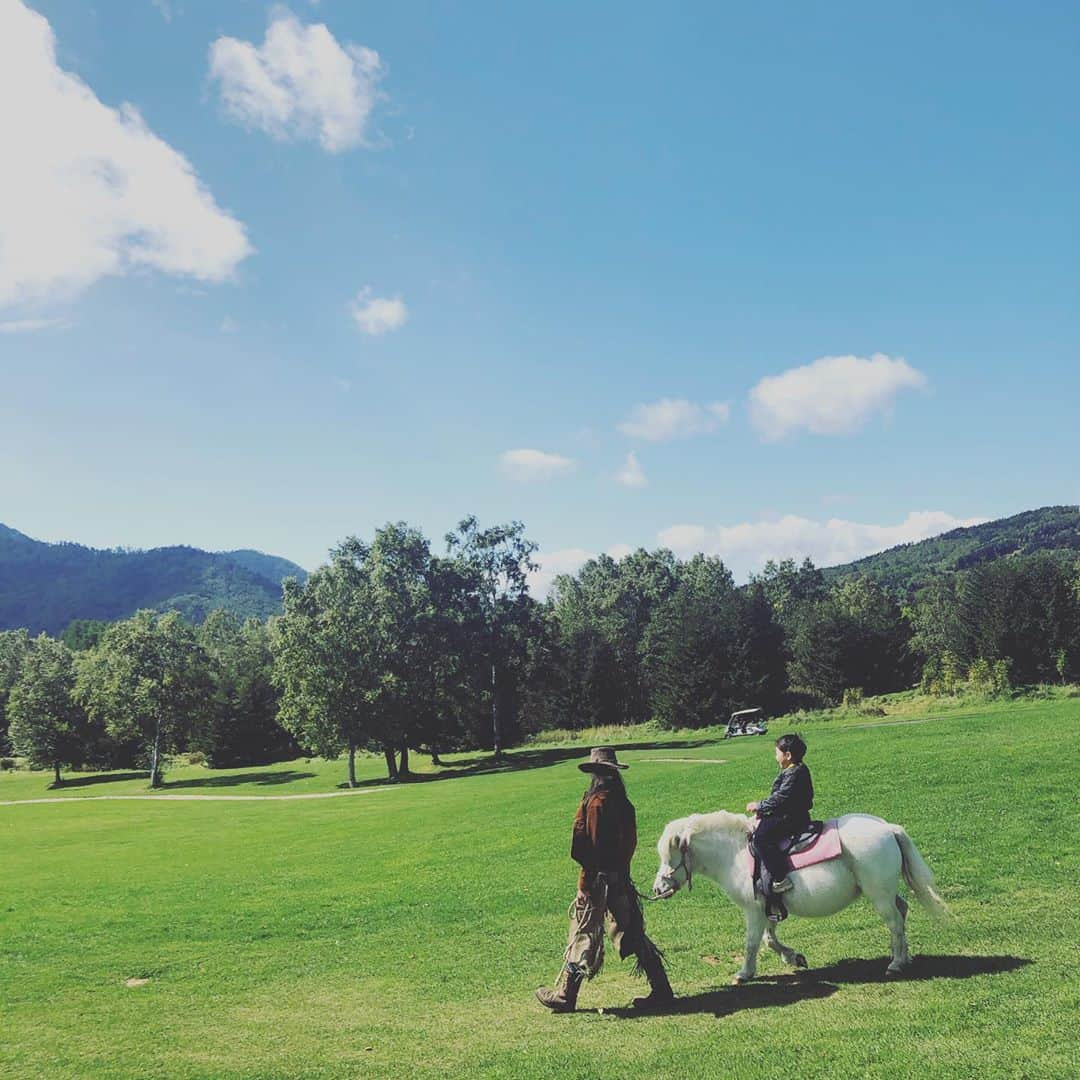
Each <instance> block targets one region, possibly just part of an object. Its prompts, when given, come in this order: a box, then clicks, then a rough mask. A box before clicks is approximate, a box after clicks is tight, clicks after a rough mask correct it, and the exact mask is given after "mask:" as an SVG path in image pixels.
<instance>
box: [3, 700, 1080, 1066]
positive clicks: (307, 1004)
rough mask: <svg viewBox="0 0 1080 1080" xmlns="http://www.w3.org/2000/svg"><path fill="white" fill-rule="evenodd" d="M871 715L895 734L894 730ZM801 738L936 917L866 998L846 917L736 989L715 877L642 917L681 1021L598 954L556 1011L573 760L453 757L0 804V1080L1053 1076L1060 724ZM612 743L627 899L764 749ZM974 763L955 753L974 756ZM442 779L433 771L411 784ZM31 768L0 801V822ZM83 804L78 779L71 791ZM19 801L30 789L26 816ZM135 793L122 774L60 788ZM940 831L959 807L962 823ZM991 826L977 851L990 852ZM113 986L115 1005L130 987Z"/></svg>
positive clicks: (40, 786) (1060, 862)
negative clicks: (938, 912)
mask: <svg viewBox="0 0 1080 1080" xmlns="http://www.w3.org/2000/svg"><path fill="white" fill-rule="evenodd" d="M898 719H914V720H917V721H918V722H913V723H897V720H898ZM871 723H873V724H875V726H866V724H865V723H863V722H859V721H856V720H855V718H851V719H850V722H848V721H847V720H843V719H840V720H839V721H824V722H811V723H808V724H806V725H805V728H804V734H805V736H806V738H807V741H808V743H809V745H810V753H809V756H808V761H809V762H810V763H811V765H812V767H813V769H814V779H815V786H816V788H817V806H816V809H817V810H818V812H820V813H822V814H823V815H832V814H836V813H841V812H844V811H848V810H865V811H869V812H873V813H876V814H879V815H881V816H883V817H886V818H888V819H890V820H892V821H896V822H900V823H902V824H903V825H904V826H905V827H906V828H907V829H908V831H909V832H910V834H911V835H912V837H913V838H914V839H915V841H916V842H917V844H918V845H919V847H920V849H921V850H922V852H923V853H924V855H925V856H926V858H927V860H928V861H929V863H930V865H931V866H932V867H933V869H934V871H935V873H936V875H937V879H938V884H939V887H940V889H941V892H942V893H943V895H944V896H945V898H946V899H947V900H948V902H949V904H950V906H951V907H952V910H953V913H954V915H955V919H954V920H953V921H952V922H950V923H947V924H935V923H932V922H931V921H930V920H929V918H928V917H927V916H926V915H925V914H924V913H923V912H922V911H921V910H920V909H918V908H913V910H912V913H911V917H910V919H909V936H910V940H911V948H912V952H913V954H914V955H915V956H916V958H917V959H916V963H915V965H914V968H913V970H912V972H911V974H910V975H909V976H906V977H903V978H901V979H898V980H886V979H885V977H884V975H883V972H884V969H885V965H886V963H887V945H888V942H887V934H886V932H885V929H884V927H883V926H882V925H881V923H880V921H879V920H878V918H877V916H876V915H875V914H874V912H873V911H872V910H871V909H870V907H869V905H868V904H866V903H865V902H864V901H860V902H858V903H857V904H855V905H854V906H853V907H851V908H849V909H848V910H847V911H845V912H844V913H842V914H841V915H838V916H835V917H833V918H830V919H824V920H799V919H794V918H793V919H790V920H788V921H787V922H785V923H784V924H783V926H782V927H781V931H780V936H781V938H782V940H784V941H785V942H787V943H788V944H790V945H792V946H793V947H796V948H798V949H800V950H801V951H803V952H805V953H806V955H807V957H808V959H809V962H810V969H809V970H808V971H805V972H793V971H790V970H789V969H787V968H786V967H785V966H784V965H783V964H782V962H781V961H780V959H779V958H777V957H775V956H773V955H772V954H771V953H768V954H767V955H765V956H764V957H763V958H762V960H761V964H760V970H761V972H762V978H761V979H760V980H759V981H758V982H755V983H751V984H750V985H748V986H745V987H740V988H736V987H733V986H731V985H730V979H731V976H732V974H733V973H734V972H735V970H736V968H737V967H738V965H739V954H740V951H741V948H742V937H743V932H742V925H741V917H740V915H739V913H738V911H737V910H736V908H734V906H732V905H731V904H730V903H729V902H728V901H727V899H726V898H725V897H724V896H723V895H722V894H721V893H720V892H719V891H718V890H717V889H715V888H714V887H713V886H712V884H711V883H710V882H707V881H704V880H702V879H700V878H699V879H697V880H696V881H695V888H694V889H693V891H692V892H689V893H687V892H685V891H684V892H682V893H680V894H679V895H678V896H676V897H675V898H674V899H672V900H670V901H667V902H664V903H656V904H649V905H647V906H646V918H647V920H648V925H649V930H650V933H651V934H652V936H653V937H654V938H655V939H656V941H657V942H658V943H659V944H660V945H661V947H662V948H663V949H664V950H665V952H666V954H667V957H668V962H669V965H670V970H671V979H672V983H673V985H674V987H675V990H676V993H677V994H678V995H679V1001H678V1003H677V1005H676V1006H675V1008H674V1009H672V1010H671V1012H669V1013H667V1014H663V1015H655V1016H645V1017H636V1016H633V1015H632V1014H631V1013H630V1012H629V1010H628V1009H627V1008H626V1006H627V1005H628V1003H629V1001H630V998H631V997H632V996H633V995H634V993H637V992H640V984H639V983H637V982H636V980H634V979H633V978H632V977H631V975H630V965H629V964H628V963H620V962H619V961H618V960H617V959H616V958H614V957H611V956H609V957H608V960H607V964H606V966H605V970H604V971H603V972H602V973H601V974H600V975H599V977H598V978H597V979H596V980H595V981H593V982H591V983H589V984H587V985H586V986H585V987H584V988H583V990H582V994H581V999H580V1005H581V1008H582V1011H581V1012H579V1013H577V1014H574V1015H571V1016H555V1015H551V1014H548V1013H547V1012H545V1011H543V1010H541V1009H540V1007H539V1006H538V1005H537V1004H536V1002H535V1001H534V1000H533V998H532V991H533V989H534V988H535V987H536V986H537V985H540V984H541V983H545V982H548V983H549V982H550V981H551V980H552V979H553V978H554V977H555V975H556V973H557V971H558V968H559V965H560V963H561V958H562V950H563V947H564V944H565V934H566V917H565V912H566V906H567V904H568V903H569V901H570V899H571V896H572V893H573V888H574V880H575V874H574V866H573V864H572V863H571V861H570V859H569V857H568V847H569V824H570V820H571V818H572V816H573V811H574V807H575V805H576V803H577V799H578V797H579V796H580V793H581V791H582V788H583V786H584V779H583V777H582V775H581V773H579V772H578V771H577V769H576V768H575V767H574V766H575V764H576V761H577V760H578V759H579V758H581V757H583V756H584V755H585V754H586V753H587V749H586V747H585V746H583V745H581V744H576V745H572V746H551V747H533V748H528V749H525V750H522V751H517V752H513V753H512V755H511V763H510V764H509V765H508V766H507V767H505V768H502V769H499V770H496V771H484V770H485V769H487V768H488V763H487V761H486V760H485V759H480V758H468V757H459V758H458V759H456V760H453V761H452V762H451V765H450V767H449V768H448V769H447V770H445V771H442V772H440V771H436V770H432V771H431V772H430V773H429V774H428V782H417V783H412V784H402V785H397V786H388V785H386V784H384V783H383V782H382V780H381V779H380V773H381V768H382V766H381V761H379V760H378V759H375V758H372V759H369V760H366V761H365V762H364V763H363V764H362V766H361V772H362V779H364V780H366V781H369V786H368V787H367V788H365V789H362V790H361V792H360V793H358V794H355V795H348V796H346V797H342V798H328V799H320V798H315V799H301V800H296V801H280V800H278V799H275V798H266V797H265V796H278V795H284V794H291V793H295V794H299V793H304V792H306V793H310V794H317V793H319V792H330V793H334V792H336V791H337V790H338V789H337V784H338V783H340V781H341V779H342V777H343V774H344V766H343V764H342V763H341V762H329V763H327V762H320V761H307V760H305V759H300V760H298V761H295V762H290V763H284V764H281V765H278V766H273V767H270V768H267V769H261V770H252V769H244V770H236V771H231V772H222V773H216V772H210V771H208V770H205V769H202V768H196V767H185V768H183V769H178V770H176V771H175V772H173V773H171V774H170V775H169V782H170V789H167V791H169V793H171V794H188V795H190V794H199V793H203V794H217V795H221V794H246V795H251V796H254V798H253V799H249V800H247V801H244V800H241V801H228V802H225V801H213V800H204V801H182V802H180V801H168V800H163V799H161V798H155V797H151V798H150V799H146V800H138V801H130V802H124V801H98V800H86V801H81V800H80V801H76V802H75V803H70V804H67V805H33V804H23V805H0V829H3V835H4V841H5V843H4V851H5V874H4V881H5V889H4V903H3V905H0V999H2V1000H3V1001H4V1024H3V1032H2V1034H0V1057H2V1061H3V1069H2V1070H0V1071H2V1072H3V1074H4V1076H5V1077H8V1076H10V1077H11V1078H12V1080H22V1078H27V1080H29V1078H31V1077H32V1078H34V1080H42V1078H44V1080H48V1078H51V1077H65V1078H70V1077H92V1078H120V1077H130V1076H143V1077H162V1078H164V1077H169V1078H170V1080H172V1078H176V1080H195V1078H200V1080H203V1078H206V1080H209V1078H211V1077H213V1078H215V1080H218V1078H221V1080H239V1078H256V1077H258V1078H260V1080H263V1078H265V1080H273V1078H282V1080H284V1078H289V1080H293V1078H316V1077H319V1078H336V1077H342V1078H344V1077H356V1076H364V1077H397V1076H416V1077H438V1078H445V1077H458V1076H462V1077H466V1076H467V1077H505V1078H511V1077H512V1078H515V1080H517V1078H528V1077H538V1078H540V1077H542V1078H552V1080H556V1078H557V1080H567V1078H571V1077H582V1076H599V1075H605V1076H649V1077H656V1078H664V1077H676V1076H694V1077H699V1076H700V1077H716V1078H721V1077H724V1078H727V1077H737V1078H740V1080H753V1078H757V1077H762V1078H765V1077H775V1076H798V1077H808V1078H815V1077H852V1076H859V1077H871V1078H874V1077H876V1078H880V1080H886V1078H887V1080H894V1078H905V1077H919V1078H922V1077H927V1076H934V1077H952V1076H955V1077H974V1076H978V1077H991V1078H992V1077H1007V1076H1008V1077H1011V1076H1066V1075H1072V1074H1073V1072H1074V1071H1075V1065H1076V1058H1075V1053H1074V1051H1075V1046H1074V1045H1073V1044H1072V1043H1071V1042H1070V1041H1069V1040H1070V1038H1071V1037H1069V1036H1068V1035H1067V1032H1068V1030H1070V1026H1069V1025H1070V1024H1071V1023H1072V1021H1071V1020H1070V1018H1071V1017H1073V1016H1075V1015H1076V1010H1077V1007H1078V1006H1080V993H1078V989H1077V983H1076V980H1075V977H1074V976H1075V967H1074V965H1075V957H1074V956H1073V955H1071V953H1070V950H1069V947H1068V943H1069V942H1073V941H1075V940H1076V939H1077V936H1078V931H1080V926H1078V925H1077V913H1076V908H1075V905H1073V904H1072V903H1071V902H1070V900H1069V898H1070V896H1071V895H1072V890H1073V889H1074V887H1075V881H1076V879H1077V871H1078V870H1080V867H1078V865H1077V858H1076V854H1075V852H1074V851H1073V850H1072V849H1071V848H1070V847H1069V845H1068V844H1067V843H1066V842H1065V840H1064V838H1066V837H1069V836H1074V835H1076V833H1077V831H1078V829H1080V810H1078V805H1077V802H1076V800H1075V798H1074V797H1073V787H1074V778H1073V769H1072V765H1071V762H1070V760H1069V758H1068V755H1063V754H1061V753H1060V747H1061V745H1063V744H1066V745H1068V744H1069V743H1070V742H1071V741H1073V740H1074V739H1075V735H1076V734H1077V732H1078V731H1080V699H1065V698H1061V699H1058V700H1050V701H1044V702H1025V703H1003V704H990V705H986V704H984V705H978V706H972V705H971V704H970V703H968V704H967V705H966V706H964V707H953V709H952V711H950V712H947V713H945V714H940V713H939V714H930V713H928V714H926V715H922V716H918V717H909V716H901V715H899V714H898V715H896V716H888V717H885V718H883V722H882V719H881V718H879V719H876V720H873V721H871ZM714 739H715V736H714V735H711V734H710V733H708V732H705V733H702V732H695V733H692V734H688V735H685V736H684V735H675V736H673V737H671V738H668V737H660V738H659V739H657V737H656V736H655V735H649V734H648V733H645V732H638V733H636V734H635V735H632V736H631V737H630V738H629V739H627V740H626V748H625V749H620V758H623V759H625V760H626V761H627V762H628V763H629V764H630V766H631V768H630V771H629V772H628V773H627V774H626V779H627V783H628V788H629V792H630V795H631V797H632V798H633V800H634V802H635V804H636V806H637V812H638V827H639V832H640V842H639V847H638V853H637V856H636V858H635V860H634V874H635V877H636V879H637V882H638V884H639V886H640V887H642V888H646V889H647V888H648V885H649V884H650V882H651V880H652V877H653V875H654V873H655V871H656V853H655V849H654V843H655V840H656V837H657V836H658V835H659V833H660V831H661V829H662V827H663V825H664V823H665V822H667V821H668V820H670V819H672V818H674V817H680V816H682V815H684V814H687V813H689V812H692V811H696V810H709V809H715V808H717V807H727V808H729V809H731V808H739V807H741V806H742V804H744V803H745V802H746V800H747V799H749V798H752V797H756V796H758V795H760V794H761V793H762V792H764V791H767V790H768V785H769V783H770V781H771V779H772V776H773V772H774V769H775V765H774V763H773V761H772V753H771V743H770V741H769V740H767V739H756V740H755V739H746V740H736V741H735V743H732V742H726V743H721V742H717V741H713V740H714ZM973 748H975V750H974V752H973ZM437 777H442V778H439V779H437ZM47 779H48V778H47V777H46V776H44V775H43V774H35V775H31V774H25V773H24V774H16V775H14V776H6V775H5V776H0V801H3V800H5V799H9V798H25V797H26V796H32V797H40V796H44V795H48V794H50V793H49V792H47V791H45V785H46V782H47ZM87 779H89V778H87ZM31 788H32V790H31ZM111 790H116V791H117V792H119V791H126V792H128V793H131V794H139V793H141V792H144V791H145V779H144V778H141V779H138V780H131V779H124V778H120V779H118V780H116V781H109V780H100V779H99V780H98V781H97V782H94V783H88V784H85V785H83V786H81V787H77V786H76V785H72V787H71V788H69V789H68V792H66V793H65V797H66V796H67V795H69V794H81V795H87V794H91V795H100V794H102V793H105V792H107V791H111ZM960 808H962V810H963V812H959V810H960ZM988 825H989V826H990V827H989V828H988V827H987V826H988ZM129 980H136V981H135V983H133V984H132V985H128V982H129Z"/></svg>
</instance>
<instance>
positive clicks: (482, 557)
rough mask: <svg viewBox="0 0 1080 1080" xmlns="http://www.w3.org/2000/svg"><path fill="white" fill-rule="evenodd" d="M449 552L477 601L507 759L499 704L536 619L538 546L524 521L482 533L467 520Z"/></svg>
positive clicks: (495, 728)
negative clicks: (533, 581) (533, 590)
mask: <svg viewBox="0 0 1080 1080" xmlns="http://www.w3.org/2000/svg"><path fill="white" fill-rule="evenodd" d="M446 545H447V549H448V551H449V553H450V555H451V556H452V557H454V558H455V559H456V560H457V562H458V564H459V566H460V567H461V572H462V575H463V577H465V578H466V579H467V581H468V582H469V587H470V593H471V595H472V597H473V599H474V605H473V612H474V618H475V621H476V623H477V625H478V633H479V634H480V636H481V637H482V639H483V642H484V648H483V652H484V654H485V657H486V667H487V669H488V671H489V673H490V681H489V683H488V691H489V694H490V708H491V737H492V745H493V748H494V751H495V757H496V758H499V757H501V756H502V746H503V724H502V718H501V713H500V707H499V706H500V701H505V700H506V695H505V694H502V693H501V691H502V689H503V688H502V682H501V679H502V677H503V676H504V675H505V674H507V673H508V672H509V671H510V670H511V669H513V668H514V667H516V666H517V665H519V664H520V663H521V662H522V660H523V658H524V638H523V635H522V633H521V629H522V627H523V626H525V625H527V624H528V622H529V619H530V616H531V610H532V605H533V601H532V598H531V597H530V596H529V581H528V575H529V572H530V571H532V570H536V569H538V564H537V563H536V562H534V561H533V555H534V554H535V553H536V550H537V544H536V543H534V542H533V541H532V540H529V539H527V538H526V536H525V526H524V525H523V524H522V523H521V522H520V521H512V522H510V523H509V524H505V525H493V526H491V527H490V528H487V529H481V528H480V525H479V523H478V521H477V519H476V518H475V517H473V516H469V517H467V518H463V519H462V520H461V521H460V522H459V523H458V527H457V529H456V530H455V531H453V532H451V533H448V534H447V536H446Z"/></svg>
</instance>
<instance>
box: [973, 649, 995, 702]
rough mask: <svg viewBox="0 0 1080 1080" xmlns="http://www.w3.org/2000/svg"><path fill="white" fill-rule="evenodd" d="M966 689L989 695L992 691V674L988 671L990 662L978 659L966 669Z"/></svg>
mask: <svg viewBox="0 0 1080 1080" xmlns="http://www.w3.org/2000/svg"><path fill="white" fill-rule="evenodd" d="M967 684H968V689H969V690H971V691H973V692H975V693H979V694H989V693H992V692H993V691H994V673H993V671H992V670H991V669H990V662H989V661H988V660H984V659H983V658H982V657H979V659H978V660H976V661H975V663H973V664H972V665H971V667H970V668H968V674H967Z"/></svg>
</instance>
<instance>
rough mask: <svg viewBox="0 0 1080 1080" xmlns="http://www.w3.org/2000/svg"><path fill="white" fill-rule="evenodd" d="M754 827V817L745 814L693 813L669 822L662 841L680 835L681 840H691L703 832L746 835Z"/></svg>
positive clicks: (717, 811)
mask: <svg viewBox="0 0 1080 1080" xmlns="http://www.w3.org/2000/svg"><path fill="white" fill-rule="evenodd" d="M753 828H754V820H753V818H749V817H747V816H746V815H745V814H732V813H730V812H729V811H727V810H714V811H713V812H712V813H711V814H691V815H690V816H689V817H685V818H680V819H679V820H678V821H672V822H669V823H668V825H667V827H666V828H665V829H664V835H663V837H662V838H661V842H664V841H665V840H670V839H671V837H672V836H678V837H679V839H680V840H690V839H691V838H692V837H695V836H700V835H701V834H702V833H710V832H721V833H728V834H734V835H736V836H739V835H742V836H745V835H746V834H747V833H749V832H752V831H753Z"/></svg>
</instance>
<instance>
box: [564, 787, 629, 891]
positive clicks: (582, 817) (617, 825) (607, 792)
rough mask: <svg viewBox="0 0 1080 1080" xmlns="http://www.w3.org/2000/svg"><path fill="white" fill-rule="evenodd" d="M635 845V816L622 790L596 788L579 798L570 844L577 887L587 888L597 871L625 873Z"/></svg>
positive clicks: (627, 871)
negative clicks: (577, 868) (577, 873)
mask: <svg viewBox="0 0 1080 1080" xmlns="http://www.w3.org/2000/svg"><path fill="white" fill-rule="evenodd" d="M636 847H637V816H636V815H635V813H634V806H633V803H631V802H630V800H629V799H628V798H627V797H626V795H625V794H624V793H623V792H621V791H618V790H615V789H613V788H600V789H599V790H597V791H594V792H592V793H591V794H589V795H586V796H585V798H584V799H582V800H581V805H580V806H579V807H578V812H577V817H575V818H574V835H573V840H572V841H571V844H570V857H571V858H572V859H573V860H574V861H575V862H577V863H580V864H581V874H580V876H579V878H578V888H579V889H588V888H589V886H590V885H591V884H592V881H593V877H594V875H595V874H596V873H597V871H599V872H602V873H621V874H627V875H629V873H630V860H631V859H632V858H633V856H634V849H635V848H636Z"/></svg>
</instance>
